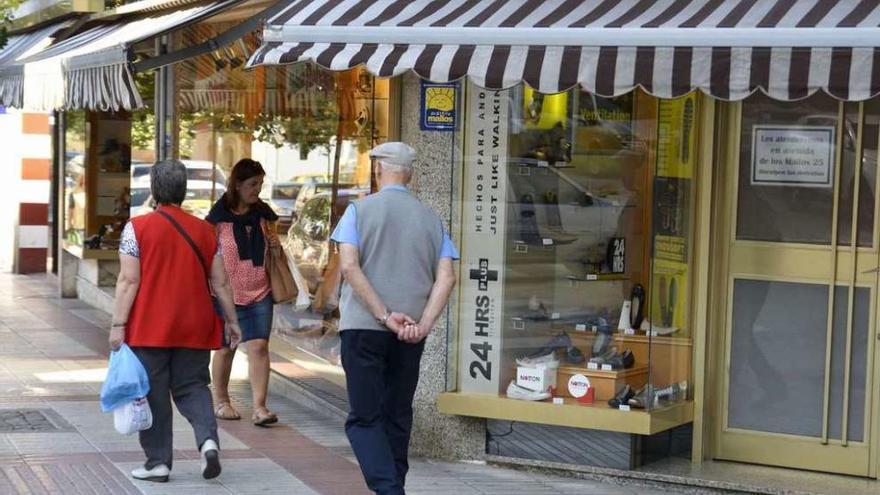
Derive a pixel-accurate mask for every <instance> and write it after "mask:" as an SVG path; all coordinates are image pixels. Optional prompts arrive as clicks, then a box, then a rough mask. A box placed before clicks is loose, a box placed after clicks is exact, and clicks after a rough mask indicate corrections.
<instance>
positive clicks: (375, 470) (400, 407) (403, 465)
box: [341, 330, 425, 495]
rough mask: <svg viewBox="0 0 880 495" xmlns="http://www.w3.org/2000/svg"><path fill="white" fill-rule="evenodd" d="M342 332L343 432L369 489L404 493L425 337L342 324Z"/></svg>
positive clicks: (379, 491)
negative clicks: (404, 338)
mask: <svg viewBox="0 0 880 495" xmlns="http://www.w3.org/2000/svg"><path fill="white" fill-rule="evenodd" d="M341 338H342V367H343V368H345V381H346V384H347V386H348V402H349V405H350V407H351V412H350V413H349V414H348V419H347V420H346V422H345V434H346V435H347V436H348V440H349V442H351V447H352V449H353V450H354V454H355V456H356V457H357V460H358V463H359V464H360V466H361V472H362V473H363V475H364V479H365V480H366V482H367V486H368V487H369V488H370V490H373V491H374V492H376V493H378V494H380V495H386V494H393V495H397V494H403V493H404V490H403V486H404V484H405V482H406V473H407V471H408V470H409V462H408V461H407V457H408V455H409V437H410V432H411V431H412V422H413V410H412V401H413V396H414V395H415V393H416V385H418V382H419V361H421V358H422V351H423V349H424V348H425V342H424V341H422V342H420V343H418V344H407V343H405V342H401V341H399V340H397V335H395V334H394V333H392V332H382V331H375V330H345V331H343V332H342V333H341Z"/></svg>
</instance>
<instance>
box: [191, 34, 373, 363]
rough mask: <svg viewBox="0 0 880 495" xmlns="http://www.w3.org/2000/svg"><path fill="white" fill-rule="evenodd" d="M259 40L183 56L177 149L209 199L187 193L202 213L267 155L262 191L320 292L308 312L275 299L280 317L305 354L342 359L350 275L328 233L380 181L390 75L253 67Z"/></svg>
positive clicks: (194, 185)
mask: <svg viewBox="0 0 880 495" xmlns="http://www.w3.org/2000/svg"><path fill="white" fill-rule="evenodd" d="M231 27H233V26H232V25H231V24H229V23H223V22H220V23H202V24H199V25H195V26H191V27H190V28H188V29H186V30H184V31H183V33H182V34H181V36H179V37H178V40H177V43H178V44H179V45H180V46H181V47H184V46H191V45H194V44H198V43H200V42H201V41H202V40H204V39H207V38H210V37H213V36H216V35H217V34H219V33H222V32H224V31H225V30H227V29H229V28H231ZM257 45H258V43H257V40H256V39H254V37H253V36H246V37H245V38H243V39H242V40H241V42H239V43H235V44H233V45H232V46H230V47H229V48H228V49H225V50H222V51H218V52H215V53H211V54H208V55H204V56H200V57H195V58H192V59H188V60H186V61H184V62H182V63H179V64H176V65H175V71H176V72H175V76H176V86H177V108H178V109H179V115H178V121H179V132H178V153H179V156H180V158H181V160H182V161H183V162H184V163H185V164H186V165H187V167H188V168H189V169H190V170H191V172H192V174H191V175H190V181H189V189H190V192H194V191H198V197H199V198H204V201H200V200H198V199H195V198H192V199H191V198H189V197H188V198H187V202H186V203H185V207H186V206H187V205H190V209H191V210H192V212H193V213H194V214H196V215H198V216H204V215H205V214H206V213H207V210H208V209H209V208H210V205H211V203H212V202H213V201H215V200H216V199H217V198H219V197H220V196H221V195H222V194H223V192H224V191H225V185H226V179H225V178H226V175H228V174H229V172H230V170H231V169H232V167H233V165H235V163H236V162H237V161H238V160H240V159H242V158H252V159H254V160H257V161H259V162H260V163H261V164H262V165H263V168H264V169H265V170H266V174H267V175H266V177H265V180H264V188H263V191H262V192H261V197H262V198H263V200H264V201H265V202H267V203H268V204H269V205H270V206H271V207H272V208H273V209H274V210H275V212H276V213H277V214H278V215H279V218H280V219H279V225H278V227H279V228H278V231H279V234H281V237H282V243H283V245H284V247H285V249H286V252H287V254H288V256H289V257H290V258H291V259H292V260H293V262H294V263H295V264H296V265H297V267H298V268H299V270H300V271H301V272H302V274H303V275H304V277H305V279H306V281H307V283H308V286H309V291H310V295H311V298H312V304H311V307H310V308H309V310H308V311H305V312H300V313H297V312H295V311H294V310H293V307H292V306H291V305H280V306H278V307H277V308H276V311H275V315H276V316H275V322H274V328H275V330H276V332H278V333H279V334H280V335H281V336H283V337H284V338H285V339H287V340H288V341H289V342H291V343H293V344H294V346H295V347H297V348H298V349H299V350H301V351H303V356H304V358H305V359H307V360H317V361H318V362H321V363H324V364H330V365H334V366H335V365H338V364H339V338H338V334H337V331H336V322H337V319H338V291H339V284H340V280H341V276H340V273H339V267H338V259H337V256H336V252H335V248H334V247H333V246H332V244H331V242H330V240H329V236H330V233H331V232H332V229H333V227H334V226H335V224H336V222H337V221H338V219H339V218H340V217H341V215H342V213H343V212H344V211H345V208H346V207H347V206H348V205H349V204H350V203H351V202H352V201H354V200H355V199H358V198H360V197H363V196H365V195H367V194H369V193H370V191H371V172H372V171H371V164H370V160H369V158H368V156H367V152H368V151H369V150H370V149H371V148H372V147H373V146H375V145H376V144H378V143H379V142H382V141H384V140H386V139H387V138H388V132H389V129H388V117H389V105H390V82H389V81H388V80H378V79H374V78H373V76H371V75H370V74H369V73H367V72H366V71H365V70H363V69H354V70H350V71H343V72H334V71H329V70H325V69H323V68H321V67H318V66H316V65H312V64H294V65H287V66H280V67H258V68H256V69H254V70H249V71H244V70H243V61H244V60H245V59H246V58H247V55H248V54H249V53H252V51H253V50H254V48H255V47H256V46H257ZM212 173H213V175H211V174H212ZM303 356H301V357H303Z"/></svg>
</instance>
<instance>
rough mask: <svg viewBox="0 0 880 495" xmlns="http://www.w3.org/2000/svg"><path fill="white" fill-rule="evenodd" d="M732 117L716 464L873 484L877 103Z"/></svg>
mask: <svg viewBox="0 0 880 495" xmlns="http://www.w3.org/2000/svg"><path fill="white" fill-rule="evenodd" d="M727 109H728V110H729V111H728V112H727V114H728V115H726V116H725V117H724V118H723V119H722V120H723V121H722V122H719V124H720V127H721V128H726V129H724V130H722V132H720V133H719V134H718V136H719V139H720V140H721V143H720V144H721V145H722V146H720V147H719V149H722V148H724V147H725V146H724V145H727V146H726V147H727V150H726V151H724V152H722V156H721V157H720V160H719V163H720V164H721V165H722V167H721V168H720V169H719V173H718V180H717V183H716V191H717V192H718V195H717V196H718V198H717V199H718V200H719V201H718V202H717V203H716V206H717V208H718V214H717V216H716V217H715V218H716V219H717V220H719V222H717V225H718V227H719V230H718V231H717V237H716V240H717V244H716V245H717V246H718V247H720V249H719V250H718V251H717V252H718V253H719V254H720V257H719V261H720V264H719V265H718V266H719V267H721V269H720V270H719V271H718V273H717V277H716V285H715V287H716V291H715V297H714V302H715V303H716V304H715V305H714V308H713V310H712V311H713V313H715V314H716V315H717V319H716V320H715V321H716V325H715V328H718V329H720V330H721V332H720V334H719V336H718V339H717V342H718V344H719V345H718V348H719V352H718V353H717V357H718V361H717V365H716V366H715V367H714V368H715V369H716V370H719V371H720V372H719V373H718V374H717V375H718V378H717V380H716V382H715V386H716V388H715V390H717V391H719V393H718V400H717V401H715V402H716V404H717V407H718V409H717V413H718V414H717V415H716V417H717V418H718V419H717V421H718V424H717V427H716V428H715V434H716V437H715V449H714V453H715V457H716V458H718V459H724V460H733V461H742V462H751V463H757V464H767V465H775V466H785V467H794V468H799V469H809V470H816V471H825V472H834V473H845V474H852V475H858V476H872V477H876V476H877V469H876V468H877V466H876V465H877V462H876V454H877V449H876V445H877V429H878V428H877V420H876V416H877V413H876V411H877V409H878V404H877V393H876V392H875V391H874V390H875V389H876V384H877V383H878V382H880V379H878V377H877V372H876V370H875V364H874V363H875V361H876V359H875V356H876V343H877V338H878V337H877V336H878V331H877V300H878V280H880V278H878V277H880V273H878V271H880V270H878V268H877V267H878V265H880V255H878V249H877V247H878V229H877V221H876V220H877V217H878V215H877V156H878V155H877V151H878V137H880V103H878V102H877V101H872V102H866V103H843V102H839V101H837V100H835V99H833V98H831V97H828V96H826V95H824V94H817V95H815V96H813V97H810V98H808V99H806V100H803V101H799V102H780V101H775V100H772V99H770V98H767V97H765V96H763V95H755V96H752V97H750V98H748V99H746V100H745V101H744V102H742V103H740V104H731V105H729V106H727ZM872 411H875V412H874V413H873V414H872Z"/></svg>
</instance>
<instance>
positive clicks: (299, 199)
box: [293, 182, 358, 222]
mask: <svg viewBox="0 0 880 495" xmlns="http://www.w3.org/2000/svg"><path fill="white" fill-rule="evenodd" d="M337 187H338V191H342V190H349V189H354V188H357V187H358V186H357V184H338V185H337ZM323 193H327V194H328V195H329V194H332V193H333V183H332V182H309V183H306V184H303V186H302V188H300V190H299V194H297V195H296V202H295V203H294V205H293V221H294V222H296V219H297V217H298V216H299V212H300V211H302V209H303V207H304V206H305V204H306V202H308V201H309V200H310V199H312V198H314V197H315V196H317V195H319V194H323Z"/></svg>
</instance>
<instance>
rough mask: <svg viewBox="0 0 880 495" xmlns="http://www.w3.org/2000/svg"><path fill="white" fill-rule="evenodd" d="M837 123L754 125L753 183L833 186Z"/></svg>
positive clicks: (763, 184)
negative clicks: (835, 126)
mask: <svg viewBox="0 0 880 495" xmlns="http://www.w3.org/2000/svg"><path fill="white" fill-rule="evenodd" d="M834 132H835V129H834V126H786V125H756V126H753V127H752V177H751V183H752V185H761V186H797V187H832V186H833V185H834V174H833V170H834V168H833V167H834V142H835V141H834V139H835V138H834Z"/></svg>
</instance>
